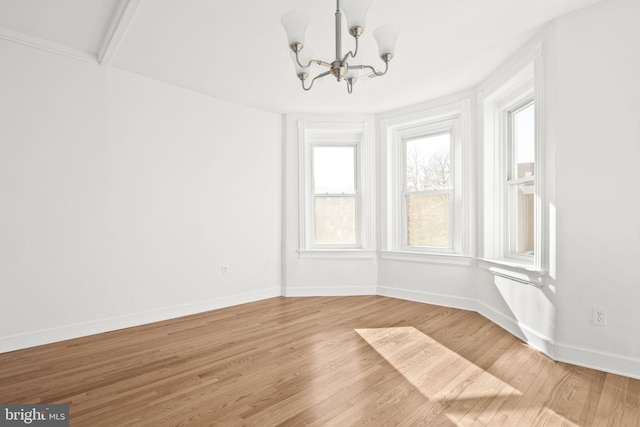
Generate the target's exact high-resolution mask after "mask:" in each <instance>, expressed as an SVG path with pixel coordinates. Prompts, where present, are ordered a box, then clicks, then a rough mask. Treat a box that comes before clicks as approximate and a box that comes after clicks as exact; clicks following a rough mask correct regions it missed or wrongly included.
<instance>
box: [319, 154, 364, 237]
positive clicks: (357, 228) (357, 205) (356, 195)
mask: <svg viewBox="0 0 640 427" xmlns="http://www.w3.org/2000/svg"><path fill="white" fill-rule="evenodd" d="M317 147H322V148H324V147H337V148H352V149H353V163H354V164H353V174H354V177H353V191H351V192H340V193H338V192H317V191H316V188H315V187H316V185H315V184H316V183H315V180H314V176H315V159H314V150H315V148H317ZM309 148H310V165H309V166H310V168H309V169H310V178H311V182H310V187H311V188H310V189H309V191H310V206H309V208H308V209H309V210H308V215H309V219H310V223H309V226H310V228H309V235H310V238H311V239H310V244H311V245H310V247H311V248H316V249H358V248H361V245H362V238H361V234H362V233H361V228H362V224H361V222H362V218H361V195H360V157H361V153H360V150H359V148H360V144H359V143H357V142H345V143H335V142H333V143H332V142H327V143H325V142H313V143H311V144H310V147H309ZM324 198H349V199H353V200H354V213H353V228H354V231H353V233H354V241H353V243H335V242H334V243H322V242H318V239H319V238H320V236H318V231H319V230H318V228H317V227H318V226H319V223H318V218H317V212H316V206H317V205H316V203H317V199H324ZM323 234H324V236H325V237H326V233H323Z"/></svg>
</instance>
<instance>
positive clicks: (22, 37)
mask: <svg viewBox="0 0 640 427" xmlns="http://www.w3.org/2000/svg"><path fill="white" fill-rule="evenodd" d="M0 39H1V40H6V41H10V42H14V43H19V44H21V45H24V46H29V47H33V48H36V49H40V50H43V51H45V52H49V53H54V54H56V55H61V56H66V57H67V58H71V59H76V60H79V61H83V62H88V63H90V64H97V63H98V59H97V58H96V56H95V55H92V54H90V53H88V52H85V51H83V50H80V49H75V48H72V47H69V46H65V45H63V44H59V43H56V42H52V41H49V40H45V39H41V38H40V37H35V36H31V35H28V34H24V33H20V32H18V31H13V30H9V29H7V28H2V27H0Z"/></svg>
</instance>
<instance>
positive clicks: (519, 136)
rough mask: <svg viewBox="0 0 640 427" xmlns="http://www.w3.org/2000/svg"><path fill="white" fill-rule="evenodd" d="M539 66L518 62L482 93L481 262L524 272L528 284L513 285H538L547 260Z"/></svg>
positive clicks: (546, 208)
mask: <svg viewBox="0 0 640 427" xmlns="http://www.w3.org/2000/svg"><path fill="white" fill-rule="evenodd" d="M539 51H540V50H538V53H536V55H539ZM540 64H541V62H540V56H536V57H535V58H532V60H531V62H526V63H522V65H521V66H520V67H521V68H519V69H518V70H517V71H515V72H513V74H512V75H511V77H510V78H508V79H506V80H504V81H502V82H499V84H495V85H494V86H493V87H492V88H491V90H490V91H488V92H489V94H488V95H487V94H486V92H485V93H483V94H482V95H483V96H484V98H483V100H482V104H483V109H482V113H483V120H482V126H483V130H482V134H483V138H482V139H483V141H482V144H483V162H482V163H483V164H482V169H483V174H482V175H483V181H484V182H483V187H482V188H483V192H482V212H483V215H482V244H481V248H482V258H483V259H484V260H485V261H487V262H489V263H494V264H495V263H498V264H502V265H503V266H506V267H507V268H511V269H513V268H515V269H516V270H517V271H518V274H520V275H521V274H522V273H523V272H524V273H525V275H527V277H528V278H527V279H526V280H524V279H522V278H521V277H520V276H518V274H516V275H513V278H514V280H517V281H524V282H527V283H530V284H534V285H536V286H539V285H540V283H541V280H542V279H541V278H542V276H543V275H544V274H543V271H544V270H545V269H546V268H548V265H549V260H550V258H549V249H548V236H549V230H548V229H545V224H548V215H549V210H548V209H549V206H548V205H549V200H548V199H546V198H545V195H546V192H545V191H544V185H543V184H544V181H546V180H548V179H549V178H548V177H547V176H545V171H547V169H546V168H545V162H544V159H545V157H544V153H545V152H546V149H545V147H544V144H545V139H544V138H543V135H542V134H541V130H543V129H544V126H542V124H541V123H540V122H539V120H540V119H539V118H540V117H544V115H543V114H542V112H543V105H544V104H543V102H541V99H542V98H541V94H540V87H541V86H542V85H543V82H542V80H541V79H542V77H541V74H540V73H539V70H540V67H541V65H540ZM545 206H546V207H545Z"/></svg>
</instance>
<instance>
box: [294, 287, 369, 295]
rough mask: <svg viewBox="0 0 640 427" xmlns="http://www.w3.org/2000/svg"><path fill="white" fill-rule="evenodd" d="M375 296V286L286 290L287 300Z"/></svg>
mask: <svg viewBox="0 0 640 427" xmlns="http://www.w3.org/2000/svg"><path fill="white" fill-rule="evenodd" d="M369 295H377V293H376V287H375V286H332V287H326V288H325V287H313V288H297V287H296V288H287V291H286V295H284V296H285V297H287V298H291V297H348V296H369Z"/></svg>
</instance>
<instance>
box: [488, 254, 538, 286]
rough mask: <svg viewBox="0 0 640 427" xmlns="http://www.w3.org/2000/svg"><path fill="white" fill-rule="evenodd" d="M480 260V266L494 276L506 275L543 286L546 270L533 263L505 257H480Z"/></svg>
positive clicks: (509, 277)
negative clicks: (518, 261)
mask: <svg viewBox="0 0 640 427" xmlns="http://www.w3.org/2000/svg"><path fill="white" fill-rule="evenodd" d="M479 261H480V267H481V268H483V269H485V270H487V271H489V272H490V273H491V274H493V275H494V276H499V277H504V278H506V279H510V280H513V281H516V282H520V283H523V284H525V285H531V286H535V287H537V288H541V287H542V284H543V280H544V277H545V272H544V271H542V270H539V269H537V268H534V267H533V266H532V265H529V264H524V263H517V262H513V261H511V260H504V259H486V258H480V259H479Z"/></svg>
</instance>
